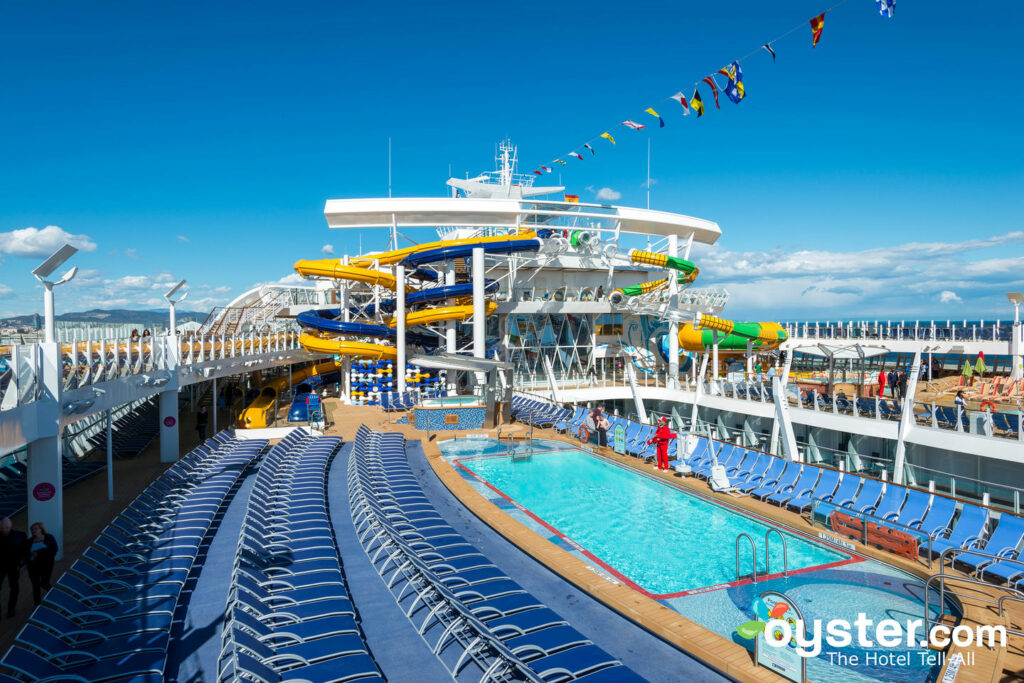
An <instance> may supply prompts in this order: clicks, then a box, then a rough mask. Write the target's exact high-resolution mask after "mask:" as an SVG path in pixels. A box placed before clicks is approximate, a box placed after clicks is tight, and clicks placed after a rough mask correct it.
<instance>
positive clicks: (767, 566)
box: [764, 527, 789, 577]
mask: <svg viewBox="0 0 1024 683" xmlns="http://www.w3.org/2000/svg"><path fill="white" fill-rule="evenodd" d="M772 534H777V535H778V537H779V538H781V539H782V576H784V577H788V576H789V551H788V550H786V537H785V536H784V535H783V534H782V532H781V531H779V530H778V529H776V528H775V527H771V528H769V529H768V531H766V532H764V573H765V574H767V575H769V576H770V575H771V573H772V560H771V556H770V554H769V553H768V550H769V548H768V539H769V537H771V535H772Z"/></svg>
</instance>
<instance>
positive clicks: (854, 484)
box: [821, 472, 863, 507]
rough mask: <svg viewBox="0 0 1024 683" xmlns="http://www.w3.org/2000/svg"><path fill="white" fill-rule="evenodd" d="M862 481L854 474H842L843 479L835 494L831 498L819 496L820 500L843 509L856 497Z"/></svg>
mask: <svg viewBox="0 0 1024 683" xmlns="http://www.w3.org/2000/svg"><path fill="white" fill-rule="evenodd" d="M862 481H863V479H862V478H861V477H858V476H857V475H856V474H850V473H849V472H846V473H845V474H843V478H842V480H841V481H840V482H839V487H838V488H837V489H836V490H835V493H833V494H832V495H831V496H821V499H822V500H824V501H826V502H828V503H832V504H833V505H838V506H840V507H845V506H846V505H848V504H850V503H852V502H853V500H854V498H856V497H857V491H858V490H859V489H860V485H861V482H862Z"/></svg>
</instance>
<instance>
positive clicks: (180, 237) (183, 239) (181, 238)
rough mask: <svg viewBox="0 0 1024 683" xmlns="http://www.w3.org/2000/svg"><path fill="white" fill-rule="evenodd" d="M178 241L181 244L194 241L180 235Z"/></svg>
mask: <svg viewBox="0 0 1024 683" xmlns="http://www.w3.org/2000/svg"><path fill="white" fill-rule="evenodd" d="M178 241H179V242H191V241H192V240H190V239H189V238H187V237H185V236H184V235H178Z"/></svg>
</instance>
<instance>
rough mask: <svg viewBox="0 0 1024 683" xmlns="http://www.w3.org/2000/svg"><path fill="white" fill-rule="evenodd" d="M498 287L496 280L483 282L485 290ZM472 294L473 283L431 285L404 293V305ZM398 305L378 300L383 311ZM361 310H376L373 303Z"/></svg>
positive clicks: (370, 313) (391, 309) (490, 290)
mask: <svg viewBox="0 0 1024 683" xmlns="http://www.w3.org/2000/svg"><path fill="white" fill-rule="evenodd" d="M497 288H498V281H497V280H488V281H487V282H486V283H485V284H484V291H485V292H493V291H494V290H496V289H497ZM472 294H473V283H472V282H462V283H460V284H457V285H445V286H443V287H431V288H430V289H424V290H421V291H419V292H413V293H411V294H406V295H405V305H406V306H416V305H418V304H426V303H430V302H432V301H440V300H442V299H454V298H456V297H460V296H471V295H472ZM396 306H398V304H397V303H396V300H395V299H388V300H386V301H382V302H380V310H381V311H383V312H384V313H394V311H395V307H396ZM359 310H360V309H359V308H353V309H352V312H353V313H357V312H358V311H359ZM361 310H362V312H363V313H364V314H366V315H373V314H374V313H375V312H376V308H375V307H374V305H373V304H370V305H369V306H364V307H363V308H362V309H361Z"/></svg>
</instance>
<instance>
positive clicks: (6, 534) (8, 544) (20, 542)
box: [0, 517, 28, 619]
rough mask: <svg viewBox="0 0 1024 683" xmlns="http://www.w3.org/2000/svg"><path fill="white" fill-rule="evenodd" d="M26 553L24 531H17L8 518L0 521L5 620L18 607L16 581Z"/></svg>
mask: <svg viewBox="0 0 1024 683" xmlns="http://www.w3.org/2000/svg"><path fill="white" fill-rule="evenodd" d="M27 553H28V539H27V538H26V536H25V532H24V531H18V530H17V529H15V528H14V525H13V524H11V520H10V518H9V517H4V518H3V519H0V588H3V585H4V579H7V584H8V587H7V618H8V619H10V618H11V617H13V616H14V610H15V609H16V608H17V606H18V579H19V578H20V575H21V565H23V564H25V557H26V555H27Z"/></svg>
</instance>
